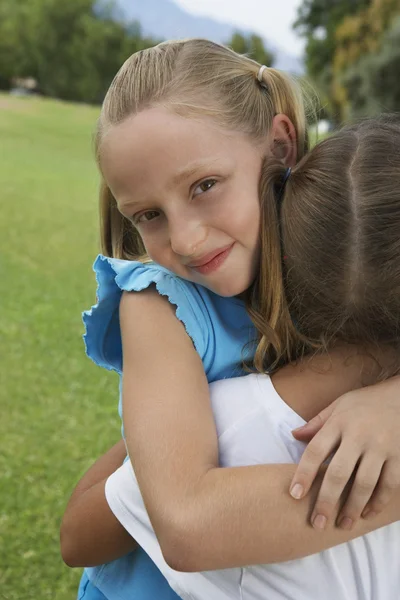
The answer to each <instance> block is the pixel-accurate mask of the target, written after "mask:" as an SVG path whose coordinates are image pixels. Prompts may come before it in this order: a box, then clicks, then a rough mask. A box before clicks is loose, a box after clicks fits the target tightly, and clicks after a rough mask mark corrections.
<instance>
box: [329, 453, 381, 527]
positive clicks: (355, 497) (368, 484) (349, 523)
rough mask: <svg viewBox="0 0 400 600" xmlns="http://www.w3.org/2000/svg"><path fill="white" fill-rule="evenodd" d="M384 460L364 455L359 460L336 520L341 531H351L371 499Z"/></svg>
mask: <svg viewBox="0 0 400 600" xmlns="http://www.w3.org/2000/svg"><path fill="white" fill-rule="evenodd" d="M384 462H385V461H384V459H382V458H380V457H377V456H370V455H366V456H364V457H363V458H362V459H361V462H360V464H359V466H358V468H357V472H356V474H355V477H354V481H353V483H352V485H351V489H350V492H349V494H348V497H347V499H346V502H345V504H344V506H343V507H342V509H341V511H340V514H339V517H338V519H337V523H338V526H339V527H340V528H341V529H347V530H349V529H351V528H352V527H353V525H354V523H355V522H356V521H357V520H358V519H359V518H360V516H361V513H362V512H363V510H364V509H365V507H366V505H367V504H368V501H369V500H370V498H371V497H372V495H373V493H374V490H375V488H376V487H377V485H378V482H379V478H380V476H381V472H382V467H383V464H384Z"/></svg>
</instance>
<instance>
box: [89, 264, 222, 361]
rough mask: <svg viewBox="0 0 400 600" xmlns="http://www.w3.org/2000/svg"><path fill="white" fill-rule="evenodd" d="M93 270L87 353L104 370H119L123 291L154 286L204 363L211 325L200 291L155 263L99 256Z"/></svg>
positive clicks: (138, 290)
mask: <svg viewBox="0 0 400 600" xmlns="http://www.w3.org/2000/svg"><path fill="white" fill-rule="evenodd" d="M93 270H94V271H95V273H96V279H97V303H96V304H95V305H94V306H93V307H92V308H91V309H90V310H88V311H86V312H84V313H83V322H84V325H85V335H84V341H85V346H86V354H87V355H88V356H89V358H91V359H92V360H93V361H94V362H95V363H96V364H98V365H99V366H101V367H104V368H105V369H109V370H114V371H117V372H118V373H121V371H122V343H121V332H120V324H119V303H120V299H121V295H122V292H123V291H128V292H131V291H136V292H140V291H141V290H144V289H146V288H148V287H149V286H151V285H154V286H155V288H156V289H157V291H158V293H159V294H160V295H162V296H166V297H167V298H168V300H169V302H170V303H171V304H173V305H174V306H175V307H176V311H175V312H176V316H177V318H178V319H179V320H180V321H182V323H183V324H184V326H185V329H186V332H187V333H188V335H189V336H190V337H191V339H192V341H193V344H194V346H195V349H196V351H197V352H198V354H199V355H200V358H201V359H202V360H203V359H204V357H205V355H206V352H207V348H208V345H209V337H210V332H211V331H212V323H211V319H210V315H209V312H208V309H207V303H206V302H205V300H204V297H203V296H202V294H201V292H200V291H199V289H198V288H197V287H196V286H195V285H194V284H191V283H190V282H188V281H185V280H183V279H180V278H179V277H177V276H176V275H174V274H173V273H171V272H169V271H167V270H166V269H163V268H162V267H160V266H158V265H156V264H154V263H147V264H146V263H145V264H143V263H140V262H134V261H126V260H118V259H113V258H107V257H105V256H102V255H100V256H98V257H97V259H96V261H95V263H94V266H93Z"/></svg>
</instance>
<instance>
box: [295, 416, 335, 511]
mask: <svg viewBox="0 0 400 600" xmlns="http://www.w3.org/2000/svg"><path fill="white" fill-rule="evenodd" d="M339 442H340V433H339V431H338V430H337V429H336V427H335V428H333V427H325V428H324V429H323V431H320V432H318V434H317V435H316V436H315V437H314V438H313V439H312V440H311V442H310V443H309V444H308V446H307V448H306V449H305V451H304V453H303V456H302V457H301V459H300V462H299V464H298V466H297V469H296V472H295V474H294V476H293V479H292V483H291V485H290V494H291V496H292V497H293V498H296V500H299V499H300V498H303V497H304V496H305V495H306V494H307V493H308V492H309V490H310V487H311V486H312V484H313V481H314V479H315V477H316V475H317V473H318V471H319V469H320V468H321V465H322V464H323V463H324V462H325V460H326V459H327V458H328V456H330V455H331V454H332V452H334V451H335V449H336V448H337V446H338V444H339Z"/></svg>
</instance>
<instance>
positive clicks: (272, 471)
mask: <svg viewBox="0 0 400 600" xmlns="http://www.w3.org/2000/svg"><path fill="white" fill-rule="evenodd" d="M294 470H295V465H259V466H254V467H239V468H224V469H219V468H218V469H211V470H210V471H209V472H208V473H207V474H206V475H205V476H204V478H203V479H202V481H201V482H200V483H199V485H198V488H197V489H196V490H195V491H194V492H193V494H192V496H191V497H190V498H187V499H186V501H185V502H184V503H183V504H182V506H186V510H184V511H183V512H182V515H181V519H180V520H179V519H177V522H176V523H174V525H173V527H175V535H173V536H172V537H169V536H168V535H166V537H165V541H166V545H165V548H164V556H165V558H166V560H167V562H168V563H169V564H170V566H171V567H172V568H173V569H176V570H181V571H203V570H214V569H224V568H232V567H239V566H244V565H247V564H263V563H273V562H284V561H288V560H293V559H296V558H301V557H303V556H307V555H310V554H314V553H317V552H320V551H322V550H325V549H327V548H330V547H333V546H336V545H338V544H341V543H343V542H347V541H349V540H351V539H354V538H356V537H359V536H361V535H364V534H366V533H369V532H370V531H372V530H375V529H377V528H379V527H382V526H384V525H388V524H389V523H391V522H394V521H395V520H399V519H400V495H399V494H397V496H398V497H397V498H396V499H395V500H394V501H393V502H392V503H391V505H390V506H388V507H387V508H386V509H385V511H384V512H383V513H382V514H381V515H379V516H377V517H376V518H375V519H372V520H364V519H361V520H360V521H359V522H358V523H356V524H355V526H354V528H353V529H352V530H351V531H345V530H342V529H339V528H337V527H335V526H334V524H331V525H328V527H327V528H326V529H325V530H324V531H318V530H315V529H314V528H313V527H311V525H310V524H309V517H310V511H311V507H312V506H313V503H314V500H315V497H316V495H317V492H318V489H319V485H320V482H321V480H322V475H321V476H320V477H319V479H318V481H317V482H316V483H315V484H314V486H313V489H312V493H311V494H310V495H309V496H307V497H306V498H305V499H303V500H301V501H298V500H293V499H292V498H291V496H290V495H289V493H288V489H289V484H290V481H291V478H292V476H293V473H294ZM338 509H339V507H337V509H336V511H338ZM159 539H160V543H162V541H163V540H162V537H160V536H159Z"/></svg>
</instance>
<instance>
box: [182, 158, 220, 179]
mask: <svg viewBox="0 0 400 600" xmlns="http://www.w3.org/2000/svg"><path fill="white" fill-rule="evenodd" d="M218 162H219V161H218V159H217V158H215V159H212V158H207V160H203V161H198V162H195V163H192V164H191V165H189V166H186V167H184V168H183V169H181V170H180V171H178V173H177V174H176V175H175V176H174V177H173V178H172V183H173V184H175V185H179V184H180V183H182V182H183V181H186V180H187V179H190V178H191V177H193V176H194V175H196V174H197V173H198V172H199V171H201V170H203V169H206V168H207V169H211V168H213V167H214V166H215V165H216V164H217V163H218Z"/></svg>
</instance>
